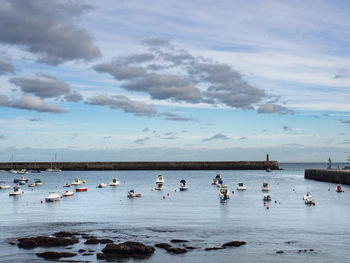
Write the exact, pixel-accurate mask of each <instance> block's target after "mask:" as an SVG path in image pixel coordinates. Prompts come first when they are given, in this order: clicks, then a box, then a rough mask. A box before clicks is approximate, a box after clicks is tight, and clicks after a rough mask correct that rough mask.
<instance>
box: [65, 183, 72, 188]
mask: <svg viewBox="0 0 350 263" xmlns="http://www.w3.org/2000/svg"><path fill="white" fill-rule="evenodd" d="M70 186H71V185H70V184H68V183H67V184H64V185H63V187H70Z"/></svg>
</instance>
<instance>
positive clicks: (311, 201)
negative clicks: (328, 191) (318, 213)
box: [303, 193, 315, 205]
mask: <svg viewBox="0 0 350 263" xmlns="http://www.w3.org/2000/svg"><path fill="white" fill-rule="evenodd" d="M303 200H304V201H305V204H308V205H312V204H314V203H315V201H314V199H313V198H312V195H311V194H310V193H307V194H306V195H304V197H303Z"/></svg>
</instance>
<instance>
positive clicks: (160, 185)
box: [154, 183, 164, 190]
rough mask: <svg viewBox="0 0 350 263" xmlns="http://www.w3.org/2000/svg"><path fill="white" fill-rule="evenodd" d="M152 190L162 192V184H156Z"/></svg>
mask: <svg viewBox="0 0 350 263" xmlns="http://www.w3.org/2000/svg"><path fill="white" fill-rule="evenodd" d="M154 189H155V190H163V189H164V185H163V183H157V186H156V187H155V188H154Z"/></svg>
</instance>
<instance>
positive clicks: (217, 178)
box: [211, 173, 221, 184]
mask: <svg viewBox="0 0 350 263" xmlns="http://www.w3.org/2000/svg"><path fill="white" fill-rule="evenodd" d="M220 179H221V175H220V174H219V173H217V174H216V175H215V177H214V179H213V181H212V182H211V184H217V182H218V181H219V180H220Z"/></svg>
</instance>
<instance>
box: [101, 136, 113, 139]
mask: <svg viewBox="0 0 350 263" xmlns="http://www.w3.org/2000/svg"><path fill="white" fill-rule="evenodd" d="M103 139H112V136H104V137H103Z"/></svg>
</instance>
